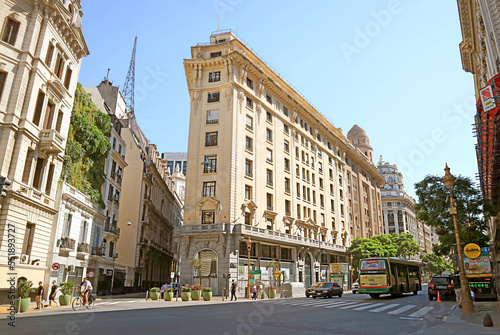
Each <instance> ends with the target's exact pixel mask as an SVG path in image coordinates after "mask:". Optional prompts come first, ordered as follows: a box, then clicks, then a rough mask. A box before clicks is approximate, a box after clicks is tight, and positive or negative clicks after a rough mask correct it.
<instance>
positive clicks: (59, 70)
mask: <svg viewBox="0 0 500 335" xmlns="http://www.w3.org/2000/svg"><path fill="white" fill-rule="evenodd" d="M63 71H64V58H63V56H62V55H61V53H57V61H56V67H55V68H54V73H55V74H56V76H57V77H58V78H59V79H62V74H63Z"/></svg>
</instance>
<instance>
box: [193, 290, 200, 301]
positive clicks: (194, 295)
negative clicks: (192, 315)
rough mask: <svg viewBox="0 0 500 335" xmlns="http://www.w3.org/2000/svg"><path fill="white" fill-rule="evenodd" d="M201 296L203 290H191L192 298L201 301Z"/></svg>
mask: <svg viewBox="0 0 500 335" xmlns="http://www.w3.org/2000/svg"><path fill="white" fill-rule="evenodd" d="M200 298H201V291H200V290H192V291H191V300H193V301H194V300H196V301H199V300H200Z"/></svg>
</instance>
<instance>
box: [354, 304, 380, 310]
mask: <svg viewBox="0 0 500 335" xmlns="http://www.w3.org/2000/svg"><path fill="white" fill-rule="evenodd" d="M380 305H383V304H382V303H378V304H370V305H368V306H363V307H359V308H355V309H354V310H355V311H361V310H363V309H368V308H370V307H375V306H380Z"/></svg>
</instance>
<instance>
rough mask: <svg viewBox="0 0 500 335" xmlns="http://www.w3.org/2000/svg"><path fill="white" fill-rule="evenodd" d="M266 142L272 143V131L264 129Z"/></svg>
mask: <svg viewBox="0 0 500 335" xmlns="http://www.w3.org/2000/svg"><path fill="white" fill-rule="evenodd" d="M266 140H267V141H268V142H271V143H273V131H272V130H271V129H269V128H266Z"/></svg>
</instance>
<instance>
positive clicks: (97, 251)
mask: <svg viewBox="0 0 500 335" xmlns="http://www.w3.org/2000/svg"><path fill="white" fill-rule="evenodd" d="M105 254H106V248H104V247H92V256H104V255H105Z"/></svg>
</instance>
